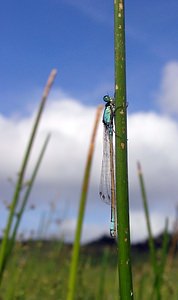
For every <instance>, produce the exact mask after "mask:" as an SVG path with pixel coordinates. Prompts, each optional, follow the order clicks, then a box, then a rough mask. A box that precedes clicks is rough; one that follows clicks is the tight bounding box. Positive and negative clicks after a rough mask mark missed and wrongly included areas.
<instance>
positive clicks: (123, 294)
mask: <svg viewBox="0 0 178 300" xmlns="http://www.w3.org/2000/svg"><path fill="white" fill-rule="evenodd" d="M114 42H115V43H114V44H115V141H116V143H115V153H116V157H115V161H116V163H115V166H116V207H117V220H118V226H117V233H118V238H117V241H118V273H119V287H120V289H119V295H120V299H121V300H129V299H130V300H131V299H133V287H132V269H131V257H130V224H129V191H128V162H127V101H126V65H125V57H126V54H125V13H124V0H115V1H114Z"/></svg>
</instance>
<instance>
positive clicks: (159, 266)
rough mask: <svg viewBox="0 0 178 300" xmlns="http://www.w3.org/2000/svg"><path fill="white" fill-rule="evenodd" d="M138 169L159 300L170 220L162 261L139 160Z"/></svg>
mask: <svg viewBox="0 0 178 300" xmlns="http://www.w3.org/2000/svg"><path fill="white" fill-rule="evenodd" d="M137 169H138V176H139V181H140V188H141V194H142V201H143V207H144V212H145V218H146V224H147V230H148V241H149V248H150V260H151V264H152V269H153V273H154V285H153V293H156V298H157V300H160V299H161V298H162V297H161V286H162V278H163V273H164V270H165V264H166V257H167V247H168V242H169V240H168V220H166V224H165V230H164V236H163V243H162V249H161V256H160V262H159V261H158V260H157V255H156V254H157V253H156V248H155V244H154V239H153V234H152V230H151V222H150V216H149V209H148V201H147V195H146V190H145V184H144V179H143V173H142V170H141V165H140V163H139V162H138V163H137Z"/></svg>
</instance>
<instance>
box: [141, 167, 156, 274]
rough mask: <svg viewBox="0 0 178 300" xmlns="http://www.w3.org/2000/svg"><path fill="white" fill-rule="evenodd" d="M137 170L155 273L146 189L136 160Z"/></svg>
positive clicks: (153, 265)
mask: <svg viewBox="0 0 178 300" xmlns="http://www.w3.org/2000/svg"><path fill="white" fill-rule="evenodd" d="M137 170H138V177H139V181H140V189H141V195H142V201H143V207H144V212H145V219H146V225H147V230H148V238H149V240H148V241H149V248H150V259H151V263H152V267H153V270H154V272H155V274H156V273H157V260H156V249H155V245H154V239H153V234H152V229H151V221H150V216H149V209H148V201H147V194H146V189H145V184H144V178H143V173H142V169H141V164H140V163H139V162H137Z"/></svg>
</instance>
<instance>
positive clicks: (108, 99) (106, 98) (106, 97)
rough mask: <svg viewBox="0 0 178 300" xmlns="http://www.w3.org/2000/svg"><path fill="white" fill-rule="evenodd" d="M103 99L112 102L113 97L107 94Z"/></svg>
mask: <svg viewBox="0 0 178 300" xmlns="http://www.w3.org/2000/svg"><path fill="white" fill-rule="evenodd" d="M103 100H104V102H110V101H111V100H112V99H111V97H110V96H109V95H105V96H104V97H103Z"/></svg>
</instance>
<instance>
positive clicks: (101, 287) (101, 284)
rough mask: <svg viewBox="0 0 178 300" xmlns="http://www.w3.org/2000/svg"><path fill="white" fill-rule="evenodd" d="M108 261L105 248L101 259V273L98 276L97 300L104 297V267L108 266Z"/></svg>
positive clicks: (101, 299)
mask: <svg viewBox="0 0 178 300" xmlns="http://www.w3.org/2000/svg"><path fill="white" fill-rule="evenodd" d="M108 261H109V250H108V249H107V248H106V249H105V251H104V253H103V261H102V266H101V274H100V276H99V286H98V295H97V300H103V299H104V288H105V285H106V284H105V283H106V269H107V266H108Z"/></svg>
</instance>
